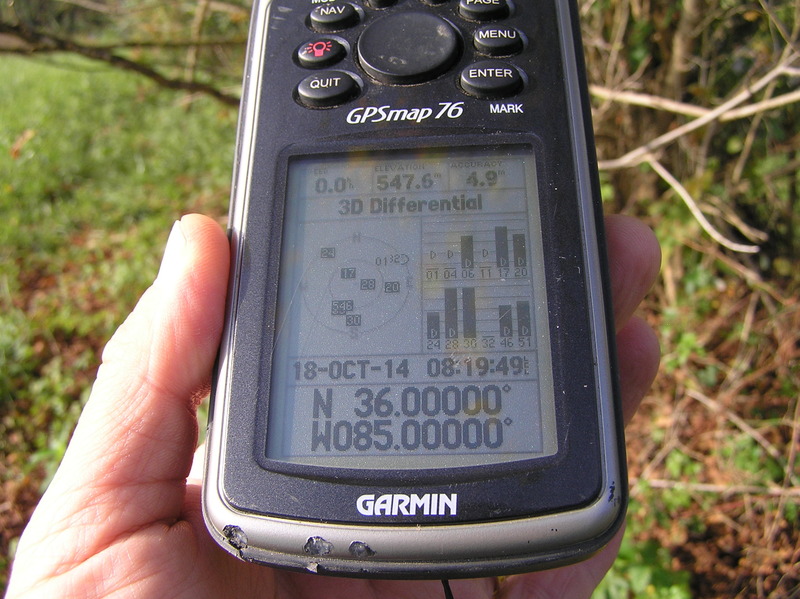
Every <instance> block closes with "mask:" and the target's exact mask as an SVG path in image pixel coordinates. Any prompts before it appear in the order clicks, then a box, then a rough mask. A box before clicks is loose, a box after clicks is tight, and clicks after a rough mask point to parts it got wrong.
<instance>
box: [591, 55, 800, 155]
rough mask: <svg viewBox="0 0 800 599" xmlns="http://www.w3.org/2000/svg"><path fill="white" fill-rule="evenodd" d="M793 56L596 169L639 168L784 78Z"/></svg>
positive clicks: (795, 56)
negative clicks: (716, 103) (714, 105)
mask: <svg viewBox="0 0 800 599" xmlns="http://www.w3.org/2000/svg"><path fill="white" fill-rule="evenodd" d="M797 57H798V55H797V54H794V53H788V54H787V55H786V56H784V57H783V58H782V60H780V61H779V62H778V64H777V65H775V66H774V67H773V68H772V69H771V70H770V71H769V72H768V73H766V74H765V75H764V76H763V77H762V78H761V79H759V80H758V81H756V82H755V83H753V84H752V85H750V86H748V87H747V88H746V89H744V90H743V91H741V92H739V93H738V94H736V95H735V96H734V97H733V98H731V99H730V100H728V101H727V102H724V103H723V104H721V105H720V106H718V107H717V108H715V109H713V110H710V111H709V112H707V113H706V114H705V115H703V116H701V117H699V118H697V119H695V120H693V121H690V122H688V123H686V124H685V125H683V126H681V127H677V128H675V129H673V130H672V131H668V132H667V133H664V134H663V135H660V136H658V137H656V138H655V139H653V140H651V141H649V142H647V143H646V144H644V145H642V146H640V147H638V148H636V149H635V150H632V151H630V152H628V153H627V154H625V155H624V156H622V157H620V158H616V159H614V160H603V161H601V162H600V163H599V166H600V168H601V169H602V170H616V169H621V168H630V167H633V166H637V165H640V164H642V163H644V162H649V157H650V156H652V155H653V154H654V153H655V152H657V151H658V150H660V149H661V148H663V147H665V146H667V145H669V144H671V143H672V142H674V141H676V140H678V139H680V138H681V137H683V136H685V135H688V134H689V133H692V132H693V131H696V130H697V129H700V128H701V127H705V126H706V125H708V124H709V123H711V122H714V121H716V120H719V119H720V118H721V117H722V115H724V114H726V113H728V112H730V111H731V110H733V109H734V108H736V107H737V106H739V105H741V104H743V103H744V102H746V101H747V100H749V99H750V98H752V97H753V96H755V95H756V94H757V93H758V92H760V91H761V90H762V89H764V88H765V87H766V86H767V85H769V84H770V82H772V81H773V80H775V79H777V78H778V77H781V76H783V75H785V74H786V67H788V66H790V65H791V64H792V63H793V62H794V61H795V60H796V59H797Z"/></svg>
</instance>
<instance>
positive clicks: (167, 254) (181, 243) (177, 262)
mask: <svg viewBox="0 0 800 599" xmlns="http://www.w3.org/2000/svg"><path fill="white" fill-rule="evenodd" d="M185 247H186V237H185V236H184V234H183V227H182V226H181V221H179V220H176V221H175V224H173V225H172V230H171V231H170V233H169V238H168V239H167V247H166V248H164V257H163V258H162V259H161V267H160V268H159V269H158V275H157V276H156V280H158V279H164V280H170V279H174V278H175V277H176V276H177V275H178V274H179V273H180V271H181V263H182V262H183V250H184V248H185Z"/></svg>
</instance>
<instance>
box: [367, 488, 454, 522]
mask: <svg viewBox="0 0 800 599" xmlns="http://www.w3.org/2000/svg"><path fill="white" fill-rule="evenodd" d="M356 507H357V508H358V513H359V514H361V515H362V516H418V515H422V516H455V515H456V512H457V511H458V494H457V493H451V494H450V495H447V494H446V493H425V494H424V495H416V494H412V495H405V494H403V493H388V494H386V495H380V496H378V497H377V498H376V497H375V495H371V494H370V495H362V496H361V497H359V498H358V500H357V501H356Z"/></svg>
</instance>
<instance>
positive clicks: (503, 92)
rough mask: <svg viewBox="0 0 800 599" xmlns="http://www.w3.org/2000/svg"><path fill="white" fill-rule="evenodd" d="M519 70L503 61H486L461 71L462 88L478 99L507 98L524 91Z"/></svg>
mask: <svg viewBox="0 0 800 599" xmlns="http://www.w3.org/2000/svg"><path fill="white" fill-rule="evenodd" d="M523 85H524V80H523V78H522V74H521V73H520V72H519V69H517V67H515V66H514V65H513V64H511V63H508V62H505V61H502V60H484V61H481V62H476V63H474V64H471V65H469V66H468V67H466V68H465V69H464V70H463V71H461V88H462V89H463V90H464V91H465V92H466V93H468V94H469V95H471V96H476V97H478V98H486V99H491V98H505V97H508V96H512V95H514V94H516V93H517V92H518V91H520V90H521V89H522V86H523Z"/></svg>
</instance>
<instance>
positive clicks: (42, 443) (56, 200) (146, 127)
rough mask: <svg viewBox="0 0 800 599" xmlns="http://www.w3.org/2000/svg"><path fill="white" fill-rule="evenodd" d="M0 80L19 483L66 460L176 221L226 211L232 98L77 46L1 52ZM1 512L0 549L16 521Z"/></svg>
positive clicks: (0, 406)
mask: <svg viewBox="0 0 800 599" xmlns="http://www.w3.org/2000/svg"><path fill="white" fill-rule="evenodd" d="M0 80H2V81H3V85H2V86H0V362H2V364H3V368H2V369H0V454H2V462H3V464H4V465H3V468H2V470H0V475H2V478H3V483H4V486H5V490H4V491H3V492H4V493H13V492H15V491H14V489H15V488H16V486H17V485H28V484H30V480H31V477H33V478H34V479H35V480H39V481H41V479H42V476H45V478H46V477H47V476H49V475H50V474H52V472H54V470H55V468H56V467H57V465H58V463H59V461H60V459H61V456H62V455H63V451H64V449H65V447H66V443H67V441H68V439H69V435H70V433H71V431H72V428H73V427H74V423H75V421H76V419H77V416H78V414H79V412H80V408H81V406H82V404H83V401H84V400H85V398H86V396H87V394H88V389H89V387H90V385H91V381H92V380H93V378H94V373H95V371H96V368H97V365H98V362H99V353H100V351H101V348H102V347H103V345H104V344H105V342H106V341H107V339H108V337H109V336H110V335H111V333H112V332H113V330H114V329H115V328H116V326H117V325H118V324H119V323H120V322H121V320H122V319H123V318H124V316H125V314H127V312H128V311H129V310H130V309H131V307H132V306H133V304H134V303H135V301H136V300H137V299H138V297H139V296H140V295H141V293H142V291H143V290H144V289H145V288H146V287H147V286H148V285H149V283H150V281H151V280H152V279H153V277H154V276H155V273H156V272H157V269H158V263H159V261H160V257H161V253H162V251H163V246H164V243H165V242H166V236H167V234H168V232H169V230H170V227H171V223H172V222H173V221H174V220H175V219H177V218H179V217H180V216H181V215H182V214H185V213H187V212H193V211H202V212H205V213H208V214H210V215H211V216H214V217H217V218H219V219H222V217H223V215H224V214H225V210H226V205H227V200H228V189H229V181H230V169H231V162H232V158H233V145H234V137H235V124H236V123H235V121H236V111H235V110H232V109H230V108H224V107H221V106H220V105H219V104H218V103H216V102H214V101H212V100H209V99H206V98H187V97H186V96H185V95H184V94H177V93H171V92H166V91H164V90H161V89H158V88H157V87H155V86H154V85H153V84H151V83H149V82H146V81H143V80H142V79H141V78H140V77H138V76H136V75H133V74H128V73H124V72H121V71H117V70H113V69H109V68H106V67H103V66H98V65H97V64H95V63H92V62H89V61H86V60H82V59H78V58H75V57H64V56H54V57H50V58H48V59H47V60H46V61H42V60H37V61H34V60H30V59H25V58H15V57H3V58H2V59H0ZM37 484H38V483H37ZM9 489H11V491H9ZM2 499H3V501H6V500H7V499H8V498H6V497H3V498H2ZM12 503H13V502H12ZM16 516H18V518H17V520H20V521H23V520H24V517H25V515H24V514H16ZM0 524H2V526H0V528H2V529H3V530H4V533H3V537H2V541H3V547H0V553H2V555H0V562H2V561H3V560H5V555H6V553H7V552H8V547H9V544H10V543H11V541H12V539H13V537H14V536H15V535H16V534H19V530H18V529H17V528H15V526H16V524H15V521H13V522H12V521H9V522H0ZM6 567H7V563H0V570H2V572H4V571H5V569H6ZM3 579H4V575H0V584H2V583H4V580H3Z"/></svg>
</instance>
